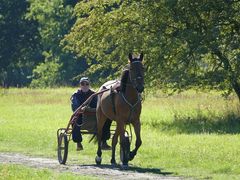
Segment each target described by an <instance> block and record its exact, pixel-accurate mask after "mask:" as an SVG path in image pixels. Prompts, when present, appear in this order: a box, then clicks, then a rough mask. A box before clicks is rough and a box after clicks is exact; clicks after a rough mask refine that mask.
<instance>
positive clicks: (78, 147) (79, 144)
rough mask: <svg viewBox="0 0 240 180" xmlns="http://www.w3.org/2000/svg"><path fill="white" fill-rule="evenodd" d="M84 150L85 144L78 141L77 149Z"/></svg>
mask: <svg viewBox="0 0 240 180" xmlns="http://www.w3.org/2000/svg"><path fill="white" fill-rule="evenodd" d="M81 150H83V145H82V143H77V151H81Z"/></svg>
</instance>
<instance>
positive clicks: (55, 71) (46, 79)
mask: <svg viewBox="0 0 240 180" xmlns="http://www.w3.org/2000/svg"><path fill="white" fill-rule="evenodd" d="M60 68H61V65H60V64H59V62H58V60H57V59H54V60H52V59H51V57H48V59H47V60H46V61H45V62H44V63H40V64H39V65H38V66H37V67H36V68H35V69H34V70H33V80H32V82H31V87H54V86H56V85H58V83H59V81H60V79H61V76H60V70H59V69H60Z"/></svg>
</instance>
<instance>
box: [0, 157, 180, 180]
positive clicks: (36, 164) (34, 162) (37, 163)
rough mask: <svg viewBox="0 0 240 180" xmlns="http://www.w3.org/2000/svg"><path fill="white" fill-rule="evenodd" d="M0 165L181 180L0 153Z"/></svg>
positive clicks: (108, 176)
mask: <svg viewBox="0 0 240 180" xmlns="http://www.w3.org/2000/svg"><path fill="white" fill-rule="evenodd" d="M0 163H1V164H9V163H11V164H20V165H25V166H28V167H32V168H41V169H44V168H46V169H50V170H54V171H57V172H71V173H74V174H81V175H90V176H95V177H99V178H100V179H125V180H126V179H141V180H142V179H164V180H166V179H174V180H175V179H183V178H180V177H173V176H171V175H170V173H167V172H161V171H160V169H144V168H138V167H129V169H128V170H121V169H120V167H112V166H111V165H101V166H96V165H94V164H89V165H75V164H72V165H71V164H68V165H60V164H59V163H58V161H57V160H55V159H48V158H40V157H31V156H26V155H22V154H13V153H0Z"/></svg>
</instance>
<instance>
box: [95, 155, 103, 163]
mask: <svg viewBox="0 0 240 180" xmlns="http://www.w3.org/2000/svg"><path fill="white" fill-rule="evenodd" d="M95 162H96V164H97V165H100V164H101V162H102V158H101V157H99V156H96V158H95Z"/></svg>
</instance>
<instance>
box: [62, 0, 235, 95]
mask: <svg viewBox="0 0 240 180" xmlns="http://www.w3.org/2000/svg"><path fill="white" fill-rule="evenodd" d="M239 10H240V2H239V1H234V0H230V1H220V0H218V1H214V2H213V1H211V0H205V1H193V0H185V1H177V0H173V1H151V2H150V1H145V0H141V1H135V0H132V1H121V0H111V1H101V2H100V1H80V2H79V3H78V4H77V5H76V7H75V14H76V17H77V21H76V23H75V24H74V26H73V28H72V30H71V32H70V34H68V35H67V36H66V38H65V40H64V41H63V44H64V45H66V48H67V49H69V50H71V51H74V52H76V53H77V54H79V55H84V56H87V57H92V58H95V59H97V60H98V66H97V68H96V66H93V67H95V69H94V70H97V69H101V68H103V67H104V68H109V67H110V69H114V71H119V70H120V68H119V67H121V65H122V64H123V63H126V59H127V57H126V55H127V54H128V53H129V52H131V51H135V52H138V53H139V52H141V51H143V52H144V53H145V55H146V56H145V59H146V61H145V66H146V73H147V77H146V79H147V82H149V85H150V86H157V87H161V88H166V89H169V88H171V89H173V91H175V90H183V89H186V88H189V87H191V86H199V87H206V86H209V87H214V88H216V87H217V88H220V89H224V90H227V91H229V92H231V91H232V90H234V91H235V92H236V93H237V94H238V96H239V98H240V85H239V83H240V82H239V69H240V68H239V57H240V54H239V53H240V49H239V34H240V33H239V27H240V26H239V23H238V22H239V18H240V15H239ZM89 29H91V31H89Z"/></svg>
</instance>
